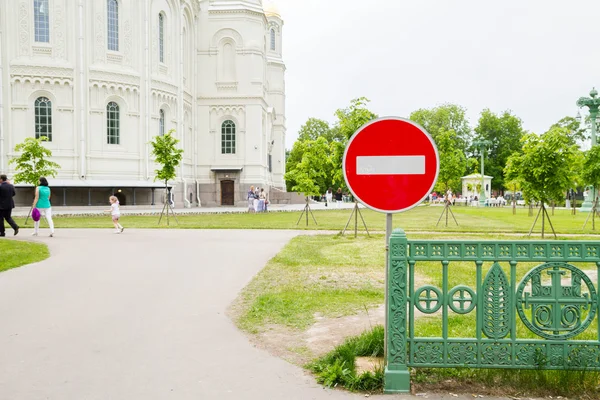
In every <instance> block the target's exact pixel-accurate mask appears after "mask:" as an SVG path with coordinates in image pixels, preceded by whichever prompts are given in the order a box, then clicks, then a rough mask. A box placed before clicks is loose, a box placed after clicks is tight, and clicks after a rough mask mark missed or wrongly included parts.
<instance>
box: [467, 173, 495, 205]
mask: <svg viewBox="0 0 600 400" xmlns="http://www.w3.org/2000/svg"><path fill="white" fill-rule="evenodd" d="M460 179H462V196H463V197H469V196H477V197H479V194H480V193H481V190H480V187H481V174H471V175H467V176H463V177H462V178H460ZM483 182H484V184H485V197H486V198H488V199H489V198H490V195H491V193H492V192H491V191H492V177H491V176H488V175H484V176H483ZM469 188H470V190H469Z"/></svg>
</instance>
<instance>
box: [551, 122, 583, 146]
mask: <svg viewBox="0 0 600 400" xmlns="http://www.w3.org/2000/svg"><path fill="white" fill-rule="evenodd" d="M552 128H565V129H566V130H567V132H568V133H567V135H568V137H569V139H570V140H571V143H572V144H574V145H578V144H579V143H581V142H583V141H586V140H589V137H588V135H587V134H586V130H585V129H583V128H581V124H580V123H579V122H577V120H576V119H575V118H573V117H568V116H567V117H564V118H562V119H560V120H559V121H558V122H557V123H555V124H553V125H552V126H551V127H550V129H552Z"/></svg>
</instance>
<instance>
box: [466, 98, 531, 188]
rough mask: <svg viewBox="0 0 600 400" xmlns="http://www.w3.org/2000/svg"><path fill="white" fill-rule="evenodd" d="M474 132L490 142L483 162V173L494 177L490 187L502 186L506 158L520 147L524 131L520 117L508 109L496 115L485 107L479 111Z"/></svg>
mask: <svg viewBox="0 0 600 400" xmlns="http://www.w3.org/2000/svg"><path fill="white" fill-rule="evenodd" d="M475 133H476V136H477V139H485V140H488V141H490V142H491V143H492V145H491V147H490V148H489V153H487V154H486V155H485V162H484V163H485V174H486V175H491V176H492V177H493V178H494V179H493V180H492V188H494V189H502V188H504V187H505V173H504V171H505V166H506V163H507V160H508V158H509V157H510V156H511V155H512V154H513V153H515V152H520V151H521V147H522V142H521V139H522V138H523V135H524V134H525V131H524V129H523V126H522V121H521V119H519V118H518V117H516V116H514V115H512V114H511V113H510V111H505V112H504V113H502V114H501V115H496V114H495V113H493V112H491V111H490V110H489V109H485V110H483V111H482V112H481V117H480V118H479V122H478V124H477V127H476V128H475ZM473 150H474V149H473Z"/></svg>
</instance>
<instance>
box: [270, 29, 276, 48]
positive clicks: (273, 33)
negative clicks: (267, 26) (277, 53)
mask: <svg viewBox="0 0 600 400" xmlns="http://www.w3.org/2000/svg"><path fill="white" fill-rule="evenodd" d="M271 50H275V29H271Z"/></svg>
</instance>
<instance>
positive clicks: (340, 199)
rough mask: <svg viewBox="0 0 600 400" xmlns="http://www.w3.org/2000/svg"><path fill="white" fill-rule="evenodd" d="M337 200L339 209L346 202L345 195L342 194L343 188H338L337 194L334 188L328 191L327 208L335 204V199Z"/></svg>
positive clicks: (326, 197) (326, 195)
mask: <svg viewBox="0 0 600 400" xmlns="http://www.w3.org/2000/svg"><path fill="white" fill-rule="evenodd" d="M334 198H335V203H336V204H337V206H338V208H339V206H340V204H341V203H342V202H343V201H344V193H343V192H342V188H338V190H337V192H335V193H334V192H333V189H332V188H329V189H327V192H326V193H325V207H328V206H329V204H330V203H333V199H334Z"/></svg>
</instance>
